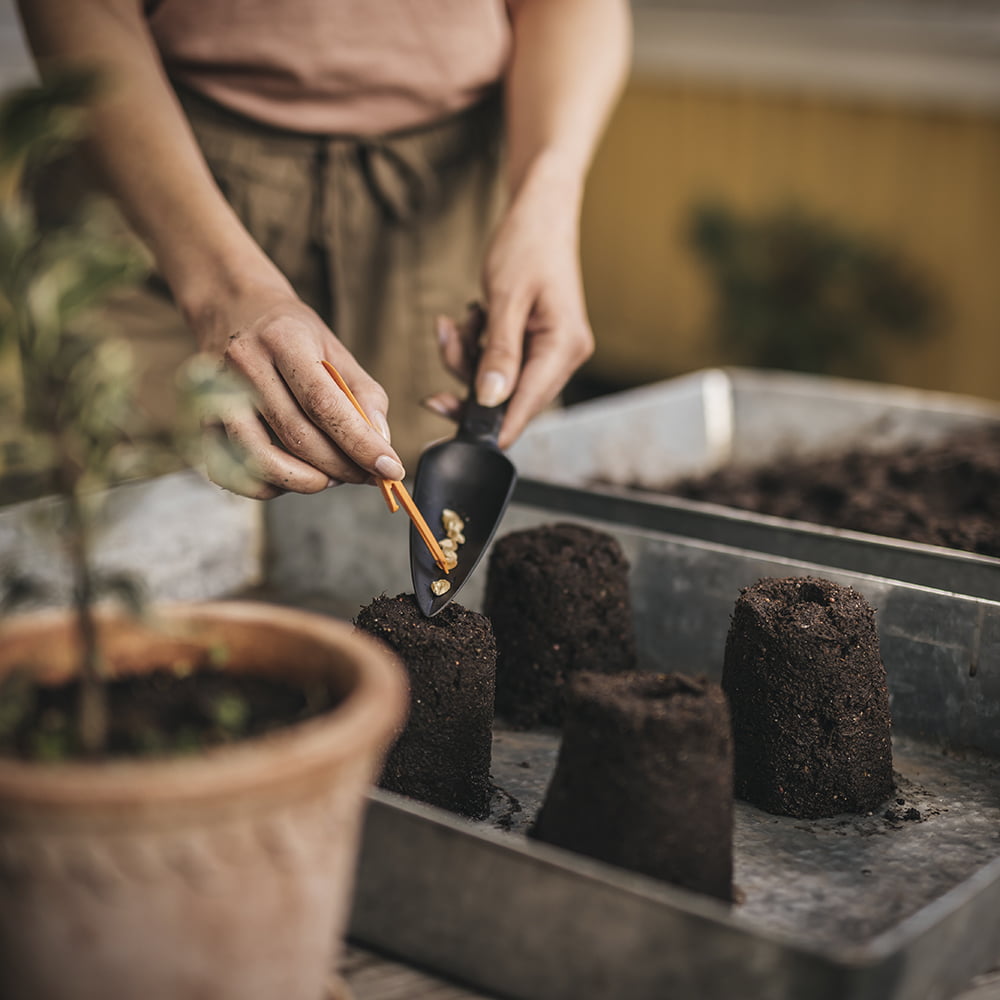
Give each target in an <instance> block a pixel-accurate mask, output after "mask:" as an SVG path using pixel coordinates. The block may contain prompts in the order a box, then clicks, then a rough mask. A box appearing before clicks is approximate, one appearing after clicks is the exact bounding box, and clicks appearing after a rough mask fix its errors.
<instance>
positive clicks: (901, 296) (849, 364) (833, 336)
mask: <svg viewBox="0 0 1000 1000" xmlns="http://www.w3.org/2000/svg"><path fill="white" fill-rule="evenodd" d="M690 240H691V245H692V247H693V248H694V250H695V252H696V253H697V255H698V257H699V259H700V261H701V263H702V265H703V266H704V267H705V269H706V271H707V273H708V274H709V277H710V282H711V285H712V288H713V290H714V296H715V298H714V306H713V316H712V323H713V334H714V336H715V338H716V339H717V342H718V346H719V348H720V350H721V351H722V352H723V354H724V356H725V357H726V358H727V359H730V360H731V361H732V362H733V363H735V364H744V365H751V366H755V367H760V368H783V369H790V370H793V371H803V372H815V373H819V374H824V375H850V376H852V377H865V378H878V377H881V376H882V374H883V364H882V354H881V352H882V349H883V348H884V346H885V344H886V342H887V341H888V340H899V341H903V342H906V341H910V342H916V341H919V340H921V339H923V338H925V337H927V336H929V335H930V334H931V333H932V332H933V331H934V329H935V326H936V324H937V323H938V321H939V318H940V314H941V306H940V302H939V300H938V297H937V296H936V295H935V294H934V292H933V291H932V289H931V286H930V284H929V282H928V280H927V278H926V277H925V276H924V275H922V274H920V273H919V271H918V270H917V269H916V268H915V267H913V266H912V265H911V264H909V263H908V262H907V261H906V260H905V259H904V258H903V256H902V255H901V254H899V253H898V252H896V251H894V250H891V249H889V248H888V247H885V246H882V245H880V244H879V243H877V242H876V241H874V240H869V239H865V238H863V237H861V236H858V235H855V234H854V233H851V232H848V231H846V230H844V229H843V228H840V227H837V226H835V225H833V224H832V223H829V222H826V221H824V220H822V219H819V218H816V217H812V216H810V215H808V214H805V213H803V212H801V211H798V210H795V209H792V208H783V209H777V210H774V211H772V212H769V213H766V214H762V215H753V216H740V215H738V214H736V213H734V212H732V211H731V210H730V209H728V208H727V207H725V206H724V205H722V204H719V203H703V204H701V205H699V206H697V207H696V208H695V210H694V211H693V213H692V223H691V229H690Z"/></svg>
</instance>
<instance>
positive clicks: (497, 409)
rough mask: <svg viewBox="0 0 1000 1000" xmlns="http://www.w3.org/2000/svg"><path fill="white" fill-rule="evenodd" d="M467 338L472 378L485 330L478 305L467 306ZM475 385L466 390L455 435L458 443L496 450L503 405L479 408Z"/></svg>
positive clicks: (505, 408)
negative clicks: (486, 445) (471, 352)
mask: <svg viewBox="0 0 1000 1000" xmlns="http://www.w3.org/2000/svg"><path fill="white" fill-rule="evenodd" d="M469 324H470V331H469V332H470V335H471V340H472V344H473V355H472V371H473V375H474V374H475V371H476V368H478V366H479V354H480V343H479V341H480V338H481V337H482V335H483V333H484V331H485V330H486V310H485V309H484V308H483V307H482V306H481V305H480V304H479V303H478V302H470V303H469ZM475 397H476V389H475V385H470V386H469V398H468V400H467V401H466V404H465V412H464V413H463V415H462V422H461V424H460V425H459V428H458V433H457V434H456V435H455V438H456V440H458V441H470V442H472V443H474V444H491V445H493V447H494V448H496V447H498V445H497V438H498V437H499V436H500V428H501V427H502V426H503V418H504V415H505V414H506V413H507V401H506V400H505V401H504V402H502V403H501V404H500V405H499V406H482V405H481V404H480V403H478V402H476V398H475Z"/></svg>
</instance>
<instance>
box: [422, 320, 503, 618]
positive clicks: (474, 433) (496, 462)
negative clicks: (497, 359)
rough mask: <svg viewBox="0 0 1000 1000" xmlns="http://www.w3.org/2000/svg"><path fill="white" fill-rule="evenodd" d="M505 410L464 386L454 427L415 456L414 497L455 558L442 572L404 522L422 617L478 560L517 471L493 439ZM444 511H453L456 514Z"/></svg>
mask: <svg viewBox="0 0 1000 1000" xmlns="http://www.w3.org/2000/svg"><path fill="white" fill-rule="evenodd" d="M477 312H478V322H479V327H480V329H479V330H477V331H473V333H474V335H475V336H476V337H477V338H478V336H479V334H480V333H481V330H482V326H483V325H484V324H485V314H484V313H483V312H482V310H477ZM506 411H507V404H506V403H501V404H500V405H499V406H481V405H480V404H479V403H477V402H476V401H475V399H474V398H473V393H471V392H470V398H469V400H468V402H467V403H466V404H465V413H464V414H463V416H462V422H461V424H460V425H459V429H458V433H457V434H456V435H455V436H454V437H453V438H451V439H450V440H446V441H439V442H438V443H437V444H432V445H431V446H430V447H429V448H427V450H426V451H424V453H423V454H422V455H421V456H420V461H419V463H418V465H417V474H416V478H415V480H414V485H413V500H414V503H415V504H416V505H417V507H418V508H419V510H420V511H421V513H422V514H423V515H424V517H425V518H426V520H427V523H428V525H430V528H431V530H432V531H433V532H434V533H435V535H436V536H437V538H438V539H439V540H442V539H448V538H449V537H450V538H452V540H453V541H454V552H455V558H456V559H457V564H456V565H455V566H454V568H452V569H451V570H450V571H449V572H448V573H447V574H445V573H443V572H442V571H441V569H440V568H439V567H438V566H437V565H436V564H435V562H434V558H433V556H432V555H431V553H430V551H429V550H428V548H427V546H426V545H425V544H424V542H423V541H422V539H421V538H420V535H419V533H418V532H417V530H416V528H414V526H413V525H412V524H411V525H410V577H411V579H412V581H413V593H414V594H415V595H416V598H417V604H418V605H419V606H420V610H421V611H422V612H423V613H424V614H425V615H426V616H427V617H428V618H430V617H432V616H433V615H436V614H437V613H438V612H439V611H440V610H441V609H442V608H444V607H446V606H447V605H448V604H450V603H451V601H453V600H454V599H455V597H456V595H457V594H458V592H459V591H460V590H461V589H462V587H463V585H464V584H465V582H466V580H468V579H469V577H470V576H471V575H472V572H473V570H475V568H476V566H478V565H479V560H480V559H482V557H483V553H484V552H485V551H486V549H487V547H488V546H489V544H490V541H491V540H492V539H493V535H494V534H495V533H496V530H497V527H498V526H499V524H500V521H501V519H502V518H503V515H504V511H505V510H506V509H507V504H508V503H509V502H510V497H511V494H512V493H513V492H514V484H515V482H516V481H517V471H516V470H515V469H514V464H513V463H512V462H511V460H510V459H509V458H507V456H506V455H504V453H503V452H502V451H501V450H500V448H499V447H498V445H497V437H498V435H499V433H500V426H501V425H502V424H503V418H504V414H505V413H506ZM446 511H449V512H454V514H455V515H457V518H458V520H457V521H456V519H455V518H454V517H453V516H452V515H451V514H446V513H445V512H446ZM459 522H460V523H461V527H460V528H459ZM449 529H450V530H449ZM442 547H443V548H445V549H447V550H450V549H451V546H447V545H444V546H442ZM442 581H444V582H442Z"/></svg>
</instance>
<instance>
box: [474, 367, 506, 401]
mask: <svg viewBox="0 0 1000 1000" xmlns="http://www.w3.org/2000/svg"><path fill="white" fill-rule="evenodd" d="M506 392H507V379H506V378H504V376H503V375H501V374H500V372H487V373H486V374H485V375H484V376H483V377H482V378H481V379H480V380H479V387H478V388H477V389H476V399H478V400H479V402H480V403H481V404H482V405H483V406H499V405H500V403H502V402H503V401H504V399H505V398H506Z"/></svg>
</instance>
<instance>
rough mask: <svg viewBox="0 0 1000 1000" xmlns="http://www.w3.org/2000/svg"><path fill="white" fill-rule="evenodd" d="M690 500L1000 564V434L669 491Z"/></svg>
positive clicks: (791, 462)
mask: <svg viewBox="0 0 1000 1000" xmlns="http://www.w3.org/2000/svg"><path fill="white" fill-rule="evenodd" d="M662 489H663V492H665V493H670V494H673V495H676V496H681V497H686V498H688V499H691V500H704V501H708V502H711V503H718V504H724V505H727V506H730V507H739V508H741V509H744V510H752V511H756V512H758V513H761V514H772V515H775V516H777V517H788V518H793V519H796V520H800V521H809V522H811V523H815V524H826V525H831V526H832V527H836V528H850V529H852V530H855V531H865V532H869V533H871V534H876V535H886V536H889V537H892V538H901V539H905V540H907V541H913V542H926V543H928V544H931V545H943V546H945V547H947V548H952V549H961V550H964V551H967V552H977V553H979V554H980V555H986V556H1000V428H993V427H989V428H981V429H976V430H973V431H966V432H964V433H962V434H956V435H953V436H950V437H948V438H946V439H944V440H942V441H940V442H938V443H935V444H913V445H908V446H906V447H901V448H899V449H897V450H895V451H880V452H873V451H863V450H860V449H857V450H851V451H842V452H834V453H831V454H827V455H819V456H810V457H795V456H789V457H787V458H785V459H783V460H782V461H781V462H776V463H771V464H769V465H766V466H760V467H749V466H727V467H725V468H722V469H719V470H717V471H716V472H713V473H711V474H709V475H707V476H702V477H699V478H686V479H681V480H678V481H676V482H673V483H670V484H667V485H664V486H663V488H662Z"/></svg>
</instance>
